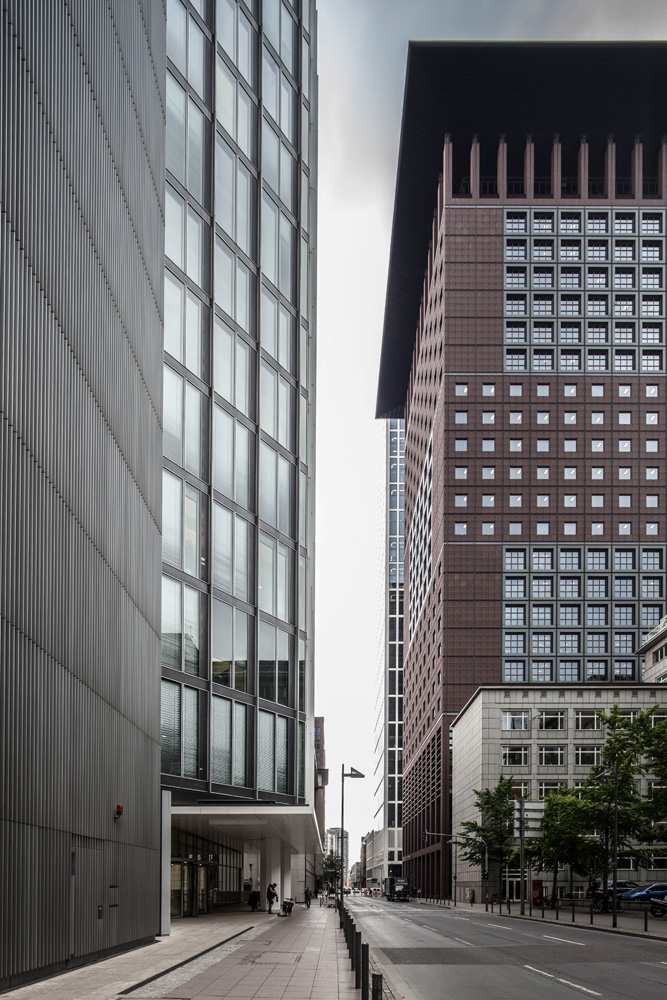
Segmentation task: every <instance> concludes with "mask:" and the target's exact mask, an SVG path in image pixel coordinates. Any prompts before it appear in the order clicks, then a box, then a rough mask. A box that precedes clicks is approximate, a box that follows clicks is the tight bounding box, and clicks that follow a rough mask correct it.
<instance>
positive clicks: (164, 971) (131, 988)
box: [118, 924, 257, 997]
mask: <svg viewBox="0 0 667 1000" xmlns="http://www.w3.org/2000/svg"><path fill="white" fill-rule="evenodd" d="M253 926H255V927H256V926H257V925H256V924H254V925H252V926H250V927H245V928H244V929H243V930H242V931H237V932H236V934H232V936H231V937H228V938H224V939H223V940H222V941H218V942H217V943H216V944H212V945H211V946H210V947H209V948H204V950H203V951H198V952H197V954H196V955H190V956H189V957H188V958H185V959H183V961H182V962H177V963H176V965H170V966H169V967H168V968H166V969H162V971H161V972H156V974H155V975H154V976H149V977H148V979H142V980H141V982H140V983H134V984H133V985H132V986H129V987H128V989H126V990H121V992H120V993H119V994H118V996H119V997H124V996H128V995H129V994H130V993H133V992H134V990H139V989H141V987H142V986H147V985H148V983H152V982H153V981H154V980H155V979H160V978H161V977H162V976H166V975H168V974H169V973H170V972H175V971H176V969H180V968H182V966H184V965H187V964H188V962H194V960H195V959H196V958H201V957H202V955H208V953H209V951H215V949H216V948H220V946H221V945H223V944H229V942H230V941H233V940H234V938H237V937H241V935H242V934H247V933H248V931H251V930H252V929H253Z"/></svg>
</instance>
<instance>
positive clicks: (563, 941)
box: [542, 934, 585, 948]
mask: <svg viewBox="0 0 667 1000" xmlns="http://www.w3.org/2000/svg"><path fill="white" fill-rule="evenodd" d="M542 937H543V938H549V940H550V941H562V943H563V944H576V945H577V946H578V947H579V948H584V947H585V945H583V944H582V943H581V941H568V939H567V938H562V937H554V936H553V934H543V935H542Z"/></svg>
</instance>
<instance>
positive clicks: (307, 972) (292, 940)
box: [5, 903, 360, 1000]
mask: <svg viewBox="0 0 667 1000" xmlns="http://www.w3.org/2000/svg"><path fill="white" fill-rule="evenodd" d="M149 978H150V982H146V980H147V979H149ZM141 983H145V985H143V986H141V985H140V984H141ZM354 992H355V991H354V973H352V972H351V971H350V962H349V957H348V954H347V950H346V948H345V942H344V939H343V934H342V931H340V930H339V929H338V916H337V913H336V912H335V911H334V910H333V909H328V908H327V907H319V906H317V904H316V903H315V905H314V906H312V907H311V908H310V909H309V910H307V909H306V908H305V907H298V908H296V909H295V910H294V912H293V913H292V915H291V916H290V917H287V918H284V917H281V916H277V915H275V914H274V915H269V914H267V913H265V912H260V913H250V912H249V911H248V909H247V907H246V908H243V907H238V908H236V907H229V908H223V909H221V910H216V911H215V912H214V913H212V914H207V915H206V916H205V917H200V918H197V919H191V920H179V921H175V922H174V924H173V925H172V934H171V935H170V936H168V937H162V938H158V939H157V941H156V942H155V943H154V944H151V945H148V946H146V947H143V948H137V949H135V950H134V951H128V952H123V953H122V954H120V955H115V956H113V957H112V958H109V959H106V960H104V961H101V962H97V963H95V964H92V965H86V966H83V967H81V968H78V969H73V970H72V971H70V972H65V973H63V974H61V975H58V976H54V977H52V978H50V979H45V980H42V981H41V982H38V983H33V984H32V985H30V986H23V987H20V988H19V989H17V990H13V991H10V992H9V993H7V994H5V995H6V996H7V997H8V1000H126V998H127V997H130V998H137V1000H140V998H151V1000H195V998H196V1000H221V998H227V997H229V998H233V1000H253V998H257V1000H354V998H353V996H352V994H353V993H354ZM357 995H358V996H359V995H360V994H357Z"/></svg>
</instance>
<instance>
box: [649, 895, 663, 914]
mask: <svg viewBox="0 0 667 1000" xmlns="http://www.w3.org/2000/svg"><path fill="white" fill-rule="evenodd" d="M649 912H650V913H652V914H653V916H654V917H667V900H665V899H654V900H652V901H651V905H650V906H649Z"/></svg>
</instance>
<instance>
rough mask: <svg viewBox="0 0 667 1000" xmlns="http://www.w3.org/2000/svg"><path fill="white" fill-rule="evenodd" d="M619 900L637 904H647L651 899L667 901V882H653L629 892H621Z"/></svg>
mask: <svg viewBox="0 0 667 1000" xmlns="http://www.w3.org/2000/svg"><path fill="white" fill-rule="evenodd" d="M618 898H619V899H624V900H628V902H635V903H645V902H648V901H649V900H651V899H667V882H651V883H650V884H649V885H644V886H640V887H639V888H637V889H631V890H630V891H629V892H619V894H618Z"/></svg>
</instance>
